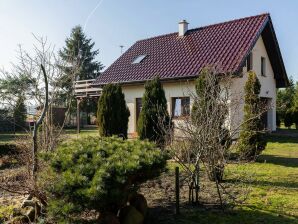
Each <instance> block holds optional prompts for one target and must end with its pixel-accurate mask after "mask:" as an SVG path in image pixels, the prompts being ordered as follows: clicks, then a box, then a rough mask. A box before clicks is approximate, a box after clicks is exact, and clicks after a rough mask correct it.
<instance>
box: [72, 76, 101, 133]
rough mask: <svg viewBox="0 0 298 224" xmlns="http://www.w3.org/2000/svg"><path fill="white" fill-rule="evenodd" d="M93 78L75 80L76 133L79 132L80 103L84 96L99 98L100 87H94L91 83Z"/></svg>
mask: <svg viewBox="0 0 298 224" xmlns="http://www.w3.org/2000/svg"><path fill="white" fill-rule="evenodd" d="M94 81H95V79H88V80H78V81H75V84H74V90H75V97H76V99H77V133H78V134H79V133H80V103H81V102H82V101H83V100H84V99H86V98H99V97H100V95H101V92H102V89H101V88H98V87H95V86H93V85H92V83H93V82H94Z"/></svg>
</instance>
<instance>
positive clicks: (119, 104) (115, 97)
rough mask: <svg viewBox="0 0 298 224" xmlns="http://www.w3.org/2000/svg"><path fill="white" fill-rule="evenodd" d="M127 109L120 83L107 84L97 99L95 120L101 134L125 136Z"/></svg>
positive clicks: (128, 113) (128, 114)
mask: <svg viewBox="0 0 298 224" xmlns="http://www.w3.org/2000/svg"><path fill="white" fill-rule="evenodd" d="M129 116H130V112H129V109H128V108H127V106H126V102H125V98H124V94H123V92H122V89H121V87H120V85H118V84H108V85H106V86H105V87H104V88H103V92H102V95H101V96H100V98H99V100H98V109H97V121H98V126H99V133H100V135H101V136H112V135H118V136H121V137H124V138H127V128H128V118H129Z"/></svg>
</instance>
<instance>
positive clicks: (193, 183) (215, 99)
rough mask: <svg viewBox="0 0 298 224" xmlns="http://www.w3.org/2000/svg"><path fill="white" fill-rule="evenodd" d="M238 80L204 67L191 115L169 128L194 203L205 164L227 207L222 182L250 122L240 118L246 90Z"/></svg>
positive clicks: (172, 148) (170, 142)
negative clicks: (233, 148)
mask: <svg viewBox="0 0 298 224" xmlns="http://www.w3.org/2000/svg"><path fill="white" fill-rule="evenodd" d="M235 80H236V78H235V76H233V75H231V74H223V73H220V72H219V70H218V69H216V68H213V67H210V68H206V69H203V70H202V72H201V73H200V75H199V78H198V79H197V81H196V87H195V92H194V91H189V93H188V94H189V95H190V98H191V102H192V105H193V106H192V110H191V115H190V116H188V117H184V118H183V120H182V121H181V120H180V121H175V122H174V126H175V128H174V131H172V130H168V131H167V132H168V133H172V134H171V135H170V139H169V140H168V150H169V152H170V153H171V155H172V156H173V158H174V159H175V160H176V161H177V162H178V163H179V164H180V165H181V166H182V168H183V169H184V170H185V172H186V173H187V178H188V185H189V201H190V202H193V203H198V202H199V191H200V171H201V170H202V167H204V169H203V170H205V171H206V174H207V176H208V177H209V179H210V181H212V182H214V183H215V185H216V189H217V195H218V197H219V200H220V204H221V205H222V206H223V203H224V202H223V198H222V192H224V193H225V194H227V191H226V189H225V188H224V185H222V183H221V181H222V179H223V174H224V169H225V167H226V165H227V163H228V162H229V158H230V153H231V145H232V141H233V139H236V138H237V137H238V135H239V132H240V129H241V127H242V125H243V123H245V122H248V120H241V117H239V111H241V110H242V108H243V92H238V90H237V88H234V87H233V85H235ZM259 106H260V107H261V108H262V109H261V110H260V113H259V114H257V115H256V116H260V115H261V114H262V113H264V112H265V111H266V110H267V109H268V108H267V107H265V105H259ZM251 119H253V118H251ZM160 123H162V122H160Z"/></svg>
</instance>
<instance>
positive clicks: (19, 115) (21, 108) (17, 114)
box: [13, 95, 27, 131]
mask: <svg viewBox="0 0 298 224" xmlns="http://www.w3.org/2000/svg"><path fill="white" fill-rule="evenodd" d="M13 117H14V122H15V127H16V130H18V131H22V130H23V129H24V128H25V127H26V118H27V109H26V106H25V97H24V96H23V95H19V96H18V99H17V102H16V105H15V107H14V110H13Z"/></svg>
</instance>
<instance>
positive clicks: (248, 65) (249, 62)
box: [246, 52, 253, 71]
mask: <svg viewBox="0 0 298 224" xmlns="http://www.w3.org/2000/svg"><path fill="white" fill-rule="evenodd" d="M252 62H253V58H252V52H251V53H250V54H249V55H248V56H247V59H246V69H247V71H250V70H252V69H253V66H252V65H253V63H252Z"/></svg>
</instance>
